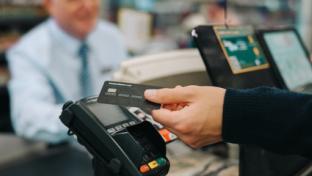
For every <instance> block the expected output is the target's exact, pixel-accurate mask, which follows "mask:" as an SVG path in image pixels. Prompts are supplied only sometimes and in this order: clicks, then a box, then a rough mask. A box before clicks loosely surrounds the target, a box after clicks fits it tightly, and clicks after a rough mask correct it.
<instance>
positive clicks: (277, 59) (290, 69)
mask: <svg viewBox="0 0 312 176" xmlns="http://www.w3.org/2000/svg"><path fill="white" fill-rule="evenodd" d="M264 40H265V43H266V45H267V46H268V49H269V50H270V53H271V55H272V59H273V60H274V63H275V64H276V66H277V68H278V70H279V72H280V75H281V77H282V79H283V80H284V82H285V84H286V86H287V88H288V89H290V90H295V89H297V88H299V87H302V86H305V85H307V84H309V83H312V66H311V63H310V61H309V57H308V56H307V54H306V52H305V50H304V48H303V46H302V44H301V43H300V40H299V38H298V36H297V35H296V33H295V32H294V31H292V30H291V31H277V32H269V33H265V34H264Z"/></svg>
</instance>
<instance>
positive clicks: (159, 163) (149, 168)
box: [139, 158, 167, 174]
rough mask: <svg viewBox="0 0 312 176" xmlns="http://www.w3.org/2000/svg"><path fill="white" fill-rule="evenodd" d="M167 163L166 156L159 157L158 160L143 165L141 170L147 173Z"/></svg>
mask: <svg viewBox="0 0 312 176" xmlns="http://www.w3.org/2000/svg"><path fill="white" fill-rule="evenodd" d="M166 164H167V160H166V159H165V158H158V159H156V160H153V161H151V162H149V163H148V164H144V165H142V166H141V167H140V169H139V170H140V172H141V173H142V174H146V173H147V172H149V171H153V170H155V169H157V168H160V167H163V166H166Z"/></svg>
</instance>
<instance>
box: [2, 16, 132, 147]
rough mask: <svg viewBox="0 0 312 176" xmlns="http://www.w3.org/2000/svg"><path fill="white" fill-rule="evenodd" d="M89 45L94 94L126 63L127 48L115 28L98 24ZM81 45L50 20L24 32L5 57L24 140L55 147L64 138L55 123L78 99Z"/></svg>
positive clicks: (14, 117)
mask: <svg viewBox="0 0 312 176" xmlns="http://www.w3.org/2000/svg"><path fill="white" fill-rule="evenodd" d="M84 42H86V43H87V44H88V47H89V53H88V60H89V64H88V66H89V72H90V77H91V82H92V88H93V89H94V90H93V95H98V94H99V93H100V90H101V87H102V84H103V83H104V81H105V80H108V79H110V78H111V75H112V71H113V70H114V69H116V67H118V65H119V64H120V62H122V61H123V60H125V59H126V56H127V54H126V48H125V45H124V43H123V41H122V37H121V34H120V33H119V31H118V30H117V28H116V27H115V26H113V25H111V24H109V23H107V22H103V21H99V22H98V23H97V26H96V28H95V29H94V30H93V31H92V32H91V33H90V34H89V36H88V37H87V39H86V40H85V41H84ZM80 46H81V41H79V40H77V39H76V38H74V37H72V36H71V35H69V34H67V33H66V32H64V31H63V30H62V29H61V28H60V27H59V26H58V25H57V24H56V22H55V20H54V19H49V20H47V21H46V22H44V23H42V24H41V25H39V26H38V27H36V28H35V29H33V30H32V31H31V32H29V33H28V34H26V35H25V36H24V37H23V38H22V39H21V40H20V41H19V42H18V43H17V44H16V45H15V46H14V47H13V48H12V49H10V50H9V51H8V53H7V57H8V59H9V67H10V71H11V76H12V79H11V81H10V82H9V90H10V95H11V109H12V110H11V111H12V113H11V114H12V122H13V126H14V129H15V131H16V133H17V134H18V135H20V136H22V137H25V138H29V139H34V140H40V141H45V142H50V143H57V142H60V141H63V140H67V139H68V136H67V134H66V132H67V130H66V128H65V127H64V125H63V124H62V123H61V122H60V120H59V115H60V113H61V107H62V104H63V103H64V102H65V101H68V100H73V101H75V100H78V99H81V98H83V97H81V89H80V77H79V75H80V73H81V68H82V66H81V60H80V58H79V48H80Z"/></svg>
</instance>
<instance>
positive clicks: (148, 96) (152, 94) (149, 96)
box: [144, 89, 156, 99]
mask: <svg viewBox="0 0 312 176" xmlns="http://www.w3.org/2000/svg"><path fill="white" fill-rule="evenodd" d="M155 95H156V90H155V89H146V90H145V91H144V97H145V98H146V99H153V98H154V97H155Z"/></svg>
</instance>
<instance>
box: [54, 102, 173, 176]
mask: <svg viewBox="0 0 312 176" xmlns="http://www.w3.org/2000/svg"><path fill="white" fill-rule="evenodd" d="M60 119H61V121H62V122H63V123H64V125H65V126H66V127H68V129H69V131H68V133H69V135H75V136H76V137H77V140H78V142H79V143H80V144H82V145H83V146H85V147H86V149H87V150H88V151H89V152H90V153H91V154H92V156H93V163H92V164H93V168H94V171H95V176H164V175H166V174H167V173H168V171H169V166H170V163H169V160H168V159H167V157H166V143H165V141H164V139H163V138H162V137H161V135H160V134H159V132H158V131H157V129H156V128H155V126H154V125H153V124H151V123H150V122H148V121H141V120H139V119H138V118H136V117H135V116H134V115H133V113H130V112H129V111H128V109H127V108H123V107H119V106H115V105H109V104H101V103H98V102H97V97H91V98H86V99H83V100H81V101H78V102H75V103H73V102H67V103H66V104H65V105H64V106H63V112H62V114H61V116H60Z"/></svg>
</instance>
